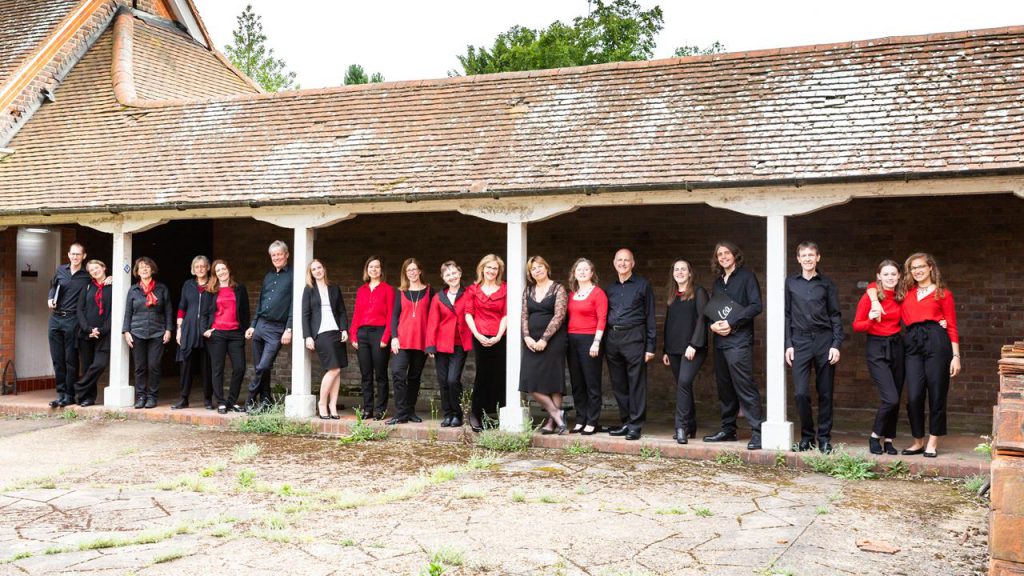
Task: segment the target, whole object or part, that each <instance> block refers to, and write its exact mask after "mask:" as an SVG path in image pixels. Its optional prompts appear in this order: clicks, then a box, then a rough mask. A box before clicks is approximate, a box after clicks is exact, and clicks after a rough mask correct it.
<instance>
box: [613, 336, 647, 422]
mask: <svg viewBox="0 0 1024 576" xmlns="http://www.w3.org/2000/svg"><path fill="white" fill-rule="evenodd" d="M644 329H645V328H644V327H643V326H634V327H632V328H628V329H625V330H615V329H613V328H611V327H609V328H608V332H606V333H605V337H604V341H605V351H604V353H605V358H606V359H607V360H608V376H609V377H610V378H611V381H612V392H613V393H614V394H615V401H616V402H617V403H618V405H619V419H620V420H621V421H622V424H623V426H626V427H627V428H629V429H630V430H636V431H638V430H640V429H641V428H643V425H644V421H645V420H646V419H647V363H646V362H644V354H645V353H646V351H647V350H646V344H645V343H644Z"/></svg>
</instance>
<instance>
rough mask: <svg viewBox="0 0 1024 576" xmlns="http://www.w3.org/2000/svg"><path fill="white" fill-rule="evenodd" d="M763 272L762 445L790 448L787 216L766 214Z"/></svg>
mask: <svg viewBox="0 0 1024 576" xmlns="http://www.w3.org/2000/svg"><path fill="white" fill-rule="evenodd" d="M767 220H768V234H767V241H766V245H767V252H768V254H767V260H766V263H767V266H766V267H765V275H766V281H767V287H766V289H765V295H766V298H765V324H766V330H767V335H766V338H765V348H766V356H767V364H766V365H765V378H766V380H767V400H768V414H767V418H766V419H765V421H764V423H763V424H762V425H761V445H762V447H763V448H764V449H766V450H790V449H791V448H792V445H793V423H792V422H789V421H787V420H786V364H785V362H786V360H785V337H786V336H785V321H786V311H785V306H786V217H785V216H782V215H769V216H768V217H767Z"/></svg>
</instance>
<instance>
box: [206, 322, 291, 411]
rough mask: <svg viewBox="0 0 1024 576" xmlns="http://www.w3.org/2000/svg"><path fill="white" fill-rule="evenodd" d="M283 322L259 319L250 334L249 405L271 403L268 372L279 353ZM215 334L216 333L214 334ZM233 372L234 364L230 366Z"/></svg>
mask: <svg viewBox="0 0 1024 576" xmlns="http://www.w3.org/2000/svg"><path fill="white" fill-rule="evenodd" d="M284 329H285V325H284V323H283V322H271V321H269V320H264V319H263V318H260V319H258V320H257V321H256V329H255V330H253V333H252V361H253V364H254V366H253V374H252V382H250V383H249V399H248V401H247V402H248V403H249V404H255V403H256V402H257V401H259V400H261V399H262V401H263V402H273V401H274V399H273V397H272V395H271V393H270V371H271V370H272V369H273V368H274V360H277V353H278V352H280V351H281V336H283V335H284ZM214 334H216V332H214ZM231 369H232V370H234V364H232V365H231Z"/></svg>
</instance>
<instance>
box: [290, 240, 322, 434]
mask: <svg viewBox="0 0 1024 576" xmlns="http://www.w3.org/2000/svg"><path fill="white" fill-rule="evenodd" d="M313 232H314V231H313V229H312V228H309V227H305V226H296V227H295V240H294V242H293V245H292V251H291V256H292V267H293V271H294V281H293V283H292V286H293V288H292V390H291V394H289V395H288V396H286V397H285V399H284V413H285V416H288V417H289V418H312V417H313V414H315V413H316V412H315V407H316V397H314V396H313V394H312V392H311V391H312V385H311V383H310V378H311V377H312V371H311V370H310V362H309V359H310V352H309V350H306V345H305V338H306V336H307V334H303V332H302V291H303V289H304V288H305V287H306V269H307V268H308V267H309V263H310V262H312V261H313Z"/></svg>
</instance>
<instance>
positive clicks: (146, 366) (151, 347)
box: [132, 336, 164, 401]
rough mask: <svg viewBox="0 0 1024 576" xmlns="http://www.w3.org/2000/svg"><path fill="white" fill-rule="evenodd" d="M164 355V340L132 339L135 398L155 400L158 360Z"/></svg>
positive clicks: (158, 368) (158, 388) (157, 391)
mask: <svg viewBox="0 0 1024 576" xmlns="http://www.w3.org/2000/svg"><path fill="white" fill-rule="evenodd" d="M163 355H164V339H163V337H162V336H157V337H156V338H134V339H133V340H132V360H133V361H134V363H135V398H136V399H143V400H154V401H155V400H156V399H157V396H159V393H160V359H161V358H162V357H163Z"/></svg>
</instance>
